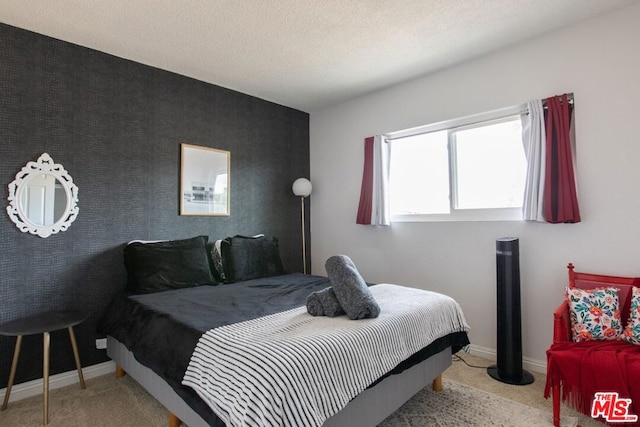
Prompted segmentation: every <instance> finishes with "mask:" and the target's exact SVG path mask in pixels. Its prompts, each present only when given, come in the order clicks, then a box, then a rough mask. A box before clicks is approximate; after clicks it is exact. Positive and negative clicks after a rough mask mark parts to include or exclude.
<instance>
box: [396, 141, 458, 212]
mask: <svg viewBox="0 0 640 427" xmlns="http://www.w3.org/2000/svg"><path fill="white" fill-rule="evenodd" d="M391 144H392V146H391V168H390V171H389V183H390V185H389V198H390V207H391V213H392V214H436V213H449V204H450V203H449V154H448V150H447V132H446V131H442V132H433V133H426V134H421V135H415V136H410V137H406V138H402V139H399V140H397V141H393V142H392V143H391Z"/></svg>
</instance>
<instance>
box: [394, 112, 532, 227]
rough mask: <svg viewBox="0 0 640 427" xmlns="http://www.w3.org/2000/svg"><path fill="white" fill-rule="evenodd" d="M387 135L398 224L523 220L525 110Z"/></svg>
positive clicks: (395, 215) (525, 168)
mask: <svg viewBox="0 0 640 427" xmlns="http://www.w3.org/2000/svg"><path fill="white" fill-rule="evenodd" d="M387 136H388V139H387V140H388V141H389V143H390V144H391V159H390V160H391V163H390V173H389V180H390V187H389V190H390V191H389V194H390V204H391V214H392V217H393V220H394V221H430V220H438V221H440V220H508V219H521V218H522V216H521V213H520V208H521V206H522V198H523V194H524V185H525V175H526V170H527V166H526V159H525V155H524V148H523V145H522V125H521V122H520V111H519V107H514V108H513V109H508V110H506V111H505V110H502V111H500V112H496V113H489V114H486V115H483V116H482V117H478V116H476V117H471V118H466V119H460V120H457V121H451V122H445V123H440V124H435V125H431V126H426V127H423V128H418V129H414V130H409V131H404V132H398V133H395V134H390V135H387Z"/></svg>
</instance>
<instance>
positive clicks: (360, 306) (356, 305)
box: [324, 255, 380, 320]
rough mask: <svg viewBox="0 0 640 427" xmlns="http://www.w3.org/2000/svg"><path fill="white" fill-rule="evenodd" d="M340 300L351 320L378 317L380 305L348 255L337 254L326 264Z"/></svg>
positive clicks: (334, 289)
mask: <svg viewBox="0 0 640 427" xmlns="http://www.w3.org/2000/svg"><path fill="white" fill-rule="evenodd" d="M324 267H325V269H326V270H327V275H328V276H329V279H330V280H331V284H332V285H333V291H334V292H335V294H336V297H337V298H338V302H339V303H340V305H341V306H342V308H343V309H344V311H345V312H346V313H347V316H349V319H351V320H357V319H366V318H373V317H378V315H379V314H380V306H379V305H378V303H377V302H376V300H375V299H374V298H373V294H372V293H371V291H370V290H369V288H368V287H367V284H366V282H365V281H364V279H363V278H362V276H361V275H360V273H359V272H358V269H357V268H356V266H355V265H354V264H353V261H351V259H350V258H349V257H348V256H346V255H335V256H332V257H331V258H329V259H328V260H327V262H326V263H325V265H324Z"/></svg>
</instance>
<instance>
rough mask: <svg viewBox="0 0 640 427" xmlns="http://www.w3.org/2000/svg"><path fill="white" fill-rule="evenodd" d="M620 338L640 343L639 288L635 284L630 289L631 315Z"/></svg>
mask: <svg viewBox="0 0 640 427" xmlns="http://www.w3.org/2000/svg"><path fill="white" fill-rule="evenodd" d="M622 339H623V340H625V341H628V342H630V343H632V344H640V288H636V287H635V286H634V287H633V290H632V291H631V315H630V316H629V323H627V327H626V328H625V330H624V333H623V334H622Z"/></svg>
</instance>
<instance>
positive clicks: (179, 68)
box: [0, 0, 640, 112]
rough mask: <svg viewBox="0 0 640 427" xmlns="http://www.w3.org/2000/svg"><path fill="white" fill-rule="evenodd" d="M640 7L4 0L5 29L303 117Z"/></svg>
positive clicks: (425, 1)
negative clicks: (221, 89)
mask: <svg viewBox="0 0 640 427" xmlns="http://www.w3.org/2000/svg"><path fill="white" fill-rule="evenodd" d="M639 1H640V0H55V1H51V0H0V22H3V23H5V24H9V25H13V26H16V27H21V28H25V29H28V30H31V31H35V32H37V33H41V34H45V35H48V36H51V37H55V38H58V39H62V40H65V41H69V42H72V43H76V44H79V45H82V46H86V47H90V48H92V49H96V50H99V51H103V52H107V53H110V54H112V55H116V56H119V57H122V58H126V59H131V60H134V61H137V62H141V63H143V64H148V65H151V66H154V67H158V68H162V69H165V70H169V71H173V72H176V73H179V74H183V75H185V76H189V77H193V78H196V79H199V80H203V81H206V82H209V83H213V84H216V85H220V86H224V87H227V88H230V89H234V90H238V91H240V92H244V93H247V94H250V95H253V96H257V97H260V98H263V99H266V100H269V101H273V102H276V103H279V104H283V105H287V106H290V107H293V108H297V109H300V110H303V111H307V112H312V111H314V110H317V109H320V108H323V107H326V106H329V105H333V104H337V103H340V102H343V101H346V100H348V99H350V98H354V97H357V96H360V95H363V94H365V93H369V92H372V91H376V90H379V89H381V88H383V87H386V86H390V85H393V84H396V83H399V82H401V81H404V80H407V79H411V78H415V77H417V76H420V75H424V74H427V73H430V72H434V71H436V70H440V69H442V68H444V67H447V66H451V65H453V64H456V63H460V62H463V61H466V60H469V59H472V58H475V57H477V56H480V55H483V54H486V53H489V52H491V51H494V50H497V49H499V48H502V47H505V46H509V45H512V44H515V43H518V42H520V41H523V40H526V39H529V38H532V37H535V36H537V35H540V34H544V33H547V32H550V31H554V30H557V29H559V28H562V27H566V26H568V25H571V24H574V23H577V22H581V21H584V20H586V19H589V18H591V17H594V16H598V15H601V14H604V13H607V12H609V11H613V10H616V9H619V8H622V7H625V6H628V5H631V4H634V3H638V2H639Z"/></svg>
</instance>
